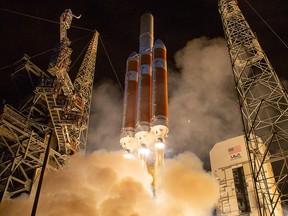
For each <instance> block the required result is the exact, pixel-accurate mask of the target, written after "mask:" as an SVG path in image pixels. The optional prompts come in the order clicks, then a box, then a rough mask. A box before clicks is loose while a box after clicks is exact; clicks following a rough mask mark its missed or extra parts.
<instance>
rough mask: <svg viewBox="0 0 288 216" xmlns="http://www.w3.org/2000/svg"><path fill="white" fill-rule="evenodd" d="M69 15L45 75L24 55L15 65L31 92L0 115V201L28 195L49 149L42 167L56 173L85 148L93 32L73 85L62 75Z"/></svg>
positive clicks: (67, 56) (67, 57)
mask: <svg viewBox="0 0 288 216" xmlns="http://www.w3.org/2000/svg"><path fill="white" fill-rule="evenodd" d="M73 17H75V16H74V15H73V14H72V11H71V10H70V9H68V10H65V12H64V13H63V14H62V15H61V17H60V45H59V47H58V48H57V50H56V53H55V55H53V56H52V58H51V61H50V63H49V66H48V70H47V72H46V71H43V70H41V69H40V68H39V67H37V66H36V65H35V64H33V63H32V62H31V60H30V59H29V57H28V56H24V58H23V59H22V60H21V61H19V62H18V67H17V69H16V71H15V72H14V74H18V73H21V76H22V77H23V76H25V75H27V76H28V77H29V79H30V81H31V85H32V86H33V88H34V91H33V95H32V96H30V97H29V98H28V99H26V100H24V101H23V103H22V105H21V106H20V108H19V109H15V108H13V107H12V106H10V105H8V104H6V105H5V106H4V107H3V110H2V114H1V116H0V202H2V201H5V200H9V199H11V198H15V197H18V196H19V195H21V194H22V193H26V194H30V193H31V191H32V190H33V189H34V188H35V187H34V186H35V185H37V182H38V176H39V173H40V172H41V169H42V167H43V161H44V155H45V152H47V151H49V158H48V166H47V167H48V168H49V169H55V170H58V169H60V168H61V167H62V166H63V164H64V163H65V160H66V158H67V156H69V155H72V154H74V153H75V152H78V151H80V150H85V147H86V143H87V130H88V123H89V114H90V105H91V97H92V87H93V78H94V71H95V61H96V52H97V45H98V32H95V34H94V36H93V38H92V40H91V42H90V45H89V47H88V49H87V52H86V55H85V57H84V60H83V62H82V65H81V67H80V70H79V72H78V74H77V76H76V79H75V81H74V84H73V83H72V81H71V79H70V77H69V75H68V72H69V69H70V63H71V59H70V56H71V53H72V49H71V48H70V47H69V46H70V43H71V42H70V40H69V39H68V37H67V29H69V28H70V25H71V22H72V18H73ZM78 18H79V17H78ZM47 137H51V139H49V140H48V139H47ZM48 141H49V146H50V148H49V149H47V145H48Z"/></svg>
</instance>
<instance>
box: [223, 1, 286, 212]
mask: <svg viewBox="0 0 288 216" xmlns="http://www.w3.org/2000/svg"><path fill="white" fill-rule="evenodd" d="M218 4H219V12H220V15H221V19H222V24H223V28H224V33H225V37H226V39H227V43H228V49H229V54H230V59H231V63H232V68H233V74H234V79H235V84H236V90H237V93H238V101H239V106H240V110H241V116H242V120H243V126H244V132H245V139H246V145H247V150H248V156H249V161H250V166H251V170H252V179H253V182H254V186H255V189H256V193H255V196H256V197H257V204H258V208H259V215H282V213H281V205H283V204H287V202H288V186H287V181H288V97H287V92H286V90H285V88H284V87H283V86H282V84H281V82H280V80H279V78H278V77H277V75H276V73H275V71H274V69H273V68H272V66H271V64H270V62H269V60H268V58H267V56H266V55H265V53H264V51H263V49H262V48H261V46H260V44H259V42H258V40H257V38H256V36H255V34H254V33H253V32H252V30H251V29H250V27H249V25H248V23H247V21H246V20H245V18H244V16H243V15H242V13H241V11H240V9H239V7H238V5H237V1H236V0H219V2H218ZM243 214H244V213H243ZM246 214H247V213H246ZM240 215H241V214H240Z"/></svg>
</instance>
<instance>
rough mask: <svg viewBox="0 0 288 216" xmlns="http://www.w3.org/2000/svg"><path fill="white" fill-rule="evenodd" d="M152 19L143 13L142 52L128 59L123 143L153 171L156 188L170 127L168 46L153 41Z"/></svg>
mask: <svg viewBox="0 0 288 216" xmlns="http://www.w3.org/2000/svg"><path fill="white" fill-rule="evenodd" d="M153 21H154V18H153V16H152V14H151V13H146V14H144V15H142V17H141V28H140V37H139V54H136V53H133V55H132V54H131V55H130V56H129V58H128V60H127V69H126V79H125V92H124V102H123V119H122V131H121V136H120V143H121V145H122V147H123V148H124V149H125V150H126V151H127V152H128V153H131V154H133V155H134V156H137V157H138V158H139V160H140V162H141V164H142V166H143V167H144V168H145V169H146V170H147V171H148V172H149V173H150V174H151V176H152V177H153V182H152V183H151V186H152V189H153V192H155V190H156V183H157V182H156V176H157V170H158V169H159V168H160V166H161V165H162V164H163V163H164V150H165V138H166V136H167V134H168V132H169V128H168V83H167V61H166V47H165V45H164V43H163V42H162V41H161V40H157V41H156V42H155V43H154V41H153V40H154V36H153V34H154V32H153V28H154V27H153V25H154V24H153ZM153 43H154V44H153ZM132 74H135V75H132ZM137 75H138V76H137ZM137 77H138V82H137Z"/></svg>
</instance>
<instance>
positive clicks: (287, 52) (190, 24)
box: [0, 0, 288, 99]
mask: <svg viewBox="0 0 288 216" xmlns="http://www.w3.org/2000/svg"><path fill="white" fill-rule="evenodd" d="M249 2H250V4H251V5H253V7H254V8H255V9H256V10H257V11H258V13H259V14H260V15H261V16H262V17H263V18H264V19H265V21H266V22H267V23H269V25H270V26H271V27H272V28H273V29H274V30H275V32H277V34H278V35H279V36H280V37H281V38H282V40H283V41H284V42H285V43H288V28H287V24H288V19H287V13H288V1H285V0H273V1H271V0H261V1H259V0H258V1H256V0H249ZM239 6H240V8H241V9H242V11H243V14H244V15H245V17H246V18H247V20H248V22H249V24H250V26H251V27H252V29H253V30H254V31H255V32H256V34H257V36H258V38H259V40H260V43H261V45H262V47H263V48H264V50H265V51H266V54H267V55H268V58H269V59H270V61H271V62H272V64H273V67H274V68H275V70H276V72H277V73H278V74H279V75H280V76H282V77H284V78H285V79H287V78H288V75H287V70H288V65H287V63H286V60H287V59H288V49H287V48H286V47H285V46H284V45H283V44H282V43H281V42H280V40H279V39H278V38H277V37H276V36H275V35H274V34H273V33H272V31H271V30H270V29H269V28H268V27H267V26H266V25H265V24H264V23H263V21H262V20H261V19H260V18H259V17H258V16H257V15H256V13H255V12H254V11H253V10H252V9H251V8H250V7H249V6H248V4H247V3H246V0H239ZM0 8H2V9H7V10H12V11H16V12H19V13H23V14H27V15H31V16H36V17H41V18H45V19H48V20H53V21H58V20H59V16H60V15H61V13H62V12H63V11H64V10H65V9H66V8H70V9H72V11H73V13H74V14H75V15H79V14H82V17H81V19H79V20H76V19H74V20H73V23H72V25H75V26H80V27H83V28H87V29H96V30H97V31H98V32H99V33H100V35H101V38H102V40H103V42H104V45H105V47H106V49H107V52H108V54H109V56H110V59H111V62H112V63H113V66H114V68H115V71H116V73H117V74H118V76H119V79H120V81H121V83H123V79H124V73H125V64H126V59H127V57H128V56H129V54H130V53H131V52H132V51H134V50H135V51H138V38H139V28H140V27H139V24H140V16H141V14H143V13H144V12H146V11H151V12H152V14H153V15H154V19H155V39H157V38H160V39H161V40H162V41H163V42H164V43H165V44H166V47H167V50H168V65H169V66H172V67H173V65H174V54H175V52H176V51H178V50H179V49H181V48H183V47H184V46H185V44H186V43H187V42H188V41H189V40H192V39H193V38H197V37H200V36H207V37H210V38H214V37H223V30H222V25H221V20H220V15H219V14H218V6H217V0H181V1H164V0H162V1H160V0H133V1H132V0H126V1H120V0H98V1H97V0H81V1H71V0H63V1H59V0H50V1H43V0H29V1H27V0H24V1H23V0H22V1H19V0H2V1H1V3H0ZM0 18H1V24H0V29H1V34H0V55H1V58H0V68H3V67H6V66H8V65H12V64H13V63H15V62H16V61H18V60H19V59H21V58H22V56H23V54H24V53H27V54H28V55H30V56H34V55H36V54H38V53H41V52H43V51H46V50H49V49H51V48H53V47H55V44H56V43H57V42H58V40H59V26H58V25H57V24H55V23H51V22H45V21H41V20H38V19H33V18H29V17H25V16H21V15H17V14H14V13H10V12H7V11H3V10H0ZM83 36H87V37H84V38H83V39H81V38H82V37H83ZM68 37H69V38H70V40H72V41H74V40H77V39H80V40H77V41H76V42H74V43H72V45H71V47H72V49H73V54H72V60H75V59H76V58H77V57H78V55H79V53H80V52H81V50H82V48H83V46H85V45H86V44H87V43H88V40H89V39H90V38H91V37H92V33H91V32H89V31H84V30H79V29H76V28H72V29H70V30H69V32H68ZM98 50H99V52H98V57H97V68H96V74H95V83H97V82H100V81H101V80H102V79H103V78H110V79H113V80H115V82H116V78H115V75H114V73H113V70H112V68H111V66H110V64H109V61H108V58H107V56H106V55H105V52H104V50H103V47H102V45H101V44H100V43H99V49H98ZM51 54H52V52H49V53H47V54H45V55H41V56H38V57H35V58H33V59H32V61H33V62H34V63H35V64H37V65H38V66H39V67H40V68H42V69H43V70H45V69H46V68H47V65H48V62H49V58H50V55H51ZM77 67H79V65H77V64H76V65H75V67H73V68H72V70H71V77H72V79H73V77H74V76H75V73H76V72H77ZM12 68H13V67H7V68H5V69H2V70H1V71H0V85H1V93H0V99H1V98H3V97H6V98H8V99H9V98H10V95H14V97H13V98H14V99H15V95H16V94H17V93H16V92H15V88H14V86H13V82H12V80H11V77H10V74H11V73H12V72H13V69H12Z"/></svg>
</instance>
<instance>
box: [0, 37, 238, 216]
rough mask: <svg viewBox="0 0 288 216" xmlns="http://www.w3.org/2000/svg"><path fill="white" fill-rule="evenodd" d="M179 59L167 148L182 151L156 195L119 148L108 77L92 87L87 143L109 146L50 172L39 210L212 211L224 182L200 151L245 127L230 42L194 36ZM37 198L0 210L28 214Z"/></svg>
mask: <svg viewBox="0 0 288 216" xmlns="http://www.w3.org/2000/svg"><path fill="white" fill-rule="evenodd" d="M168 50H169V47H168ZM176 62H177V66H178V67H179V68H180V70H181V72H180V73H178V74H174V73H171V72H169V76H170V78H169V79H170V81H169V82H170V83H173V86H174V87H175V88H174V89H173V90H172V94H171V95H170V105H169V118H170V133H169V139H168V141H169V143H168V148H169V149H172V150H173V151H174V155H175V154H176V153H179V154H178V155H175V156H174V157H173V158H169V159H167V160H166V161H165V166H164V168H163V170H162V173H161V179H160V183H159V189H158V191H157V198H153V197H152V195H151V191H150V184H151V181H152V180H151V176H150V175H148V174H147V173H146V172H145V171H143V169H142V167H141V166H140V164H139V163H138V161H137V160H126V159H123V157H122V151H121V150H119V149H120V145H119V132H120V130H119V129H120V127H121V115H122V95H121V93H119V90H118V89H116V88H115V86H114V85H113V83H111V82H108V83H105V84H102V85H99V87H98V88H97V89H96V91H95V92H94V95H93V106H92V115H91V118H90V127H89V130H90V134H89V145H88V149H89V150H90V151H93V150H96V149H106V150H98V151H95V152H93V153H89V154H87V155H83V154H77V155H75V156H73V157H71V158H70V159H69V161H68V163H67V166H66V167H65V169H64V170H61V171H59V172H47V173H46V177H45V178H44V182H43V188H42V191H41V196H40V200H39V206H38V210H37V216H44V215H45V216H58V215H61V216H66V215H73V216H78V215H79V216H80V215H81V216H82V215H85V216H90V215H91V216H95V215H96V216H162V215H165V216H196V215H197V216H208V215H212V209H213V206H214V204H215V202H216V201H217V199H218V196H219V194H218V190H219V188H218V183H217V181H216V180H215V179H214V177H212V176H211V174H209V173H207V172H206V171H205V170H204V169H203V163H202V162H201V161H200V159H199V158H198V157H197V156H196V155H195V154H194V153H196V154H197V155H198V156H203V155H205V154H207V155H208V152H209V150H210V148H211V146H212V145H213V144H214V143H215V142H216V141H220V140H222V139H224V138H226V137H229V136H235V135H236V134H239V133H240V132H238V130H239V127H240V126H239V124H237V123H235V119H238V118H239V116H238V107H237V104H236V99H235V97H234V90H233V78H232V72H231V66H230V63H229V59H228V56H227V49H226V45H225V42H224V40H223V39H211V40H210V39H207V38H199V39H195V40H192V41H190V42H189V43H188V44H187V46H186V47H185V48H183V49H182V50H180V51H179V52H178V53H177V54H176ZM171 86H172V85H171ZM170 90H171V88H170ZM236 122H238V121H236ZM237 132H238V133H237ZM107 149H108V150H118V151H110V152H109V151H107ZM187 150H188V151H190V152H187ZM183 152H184V153H183ZM191 152H194V153H191ZM32 202H33V197H30V198H29V199H28V198H27V196H24V195H23V196H22V197H21V198H18V199H15V200H13V201H9V202H4V203H1V204H0V215H11V216H14V215H15V216H16V215H17V216H18V215H22V216H26V215H27V216H28V215H30V214H31V208H32Z"/></svg>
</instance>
